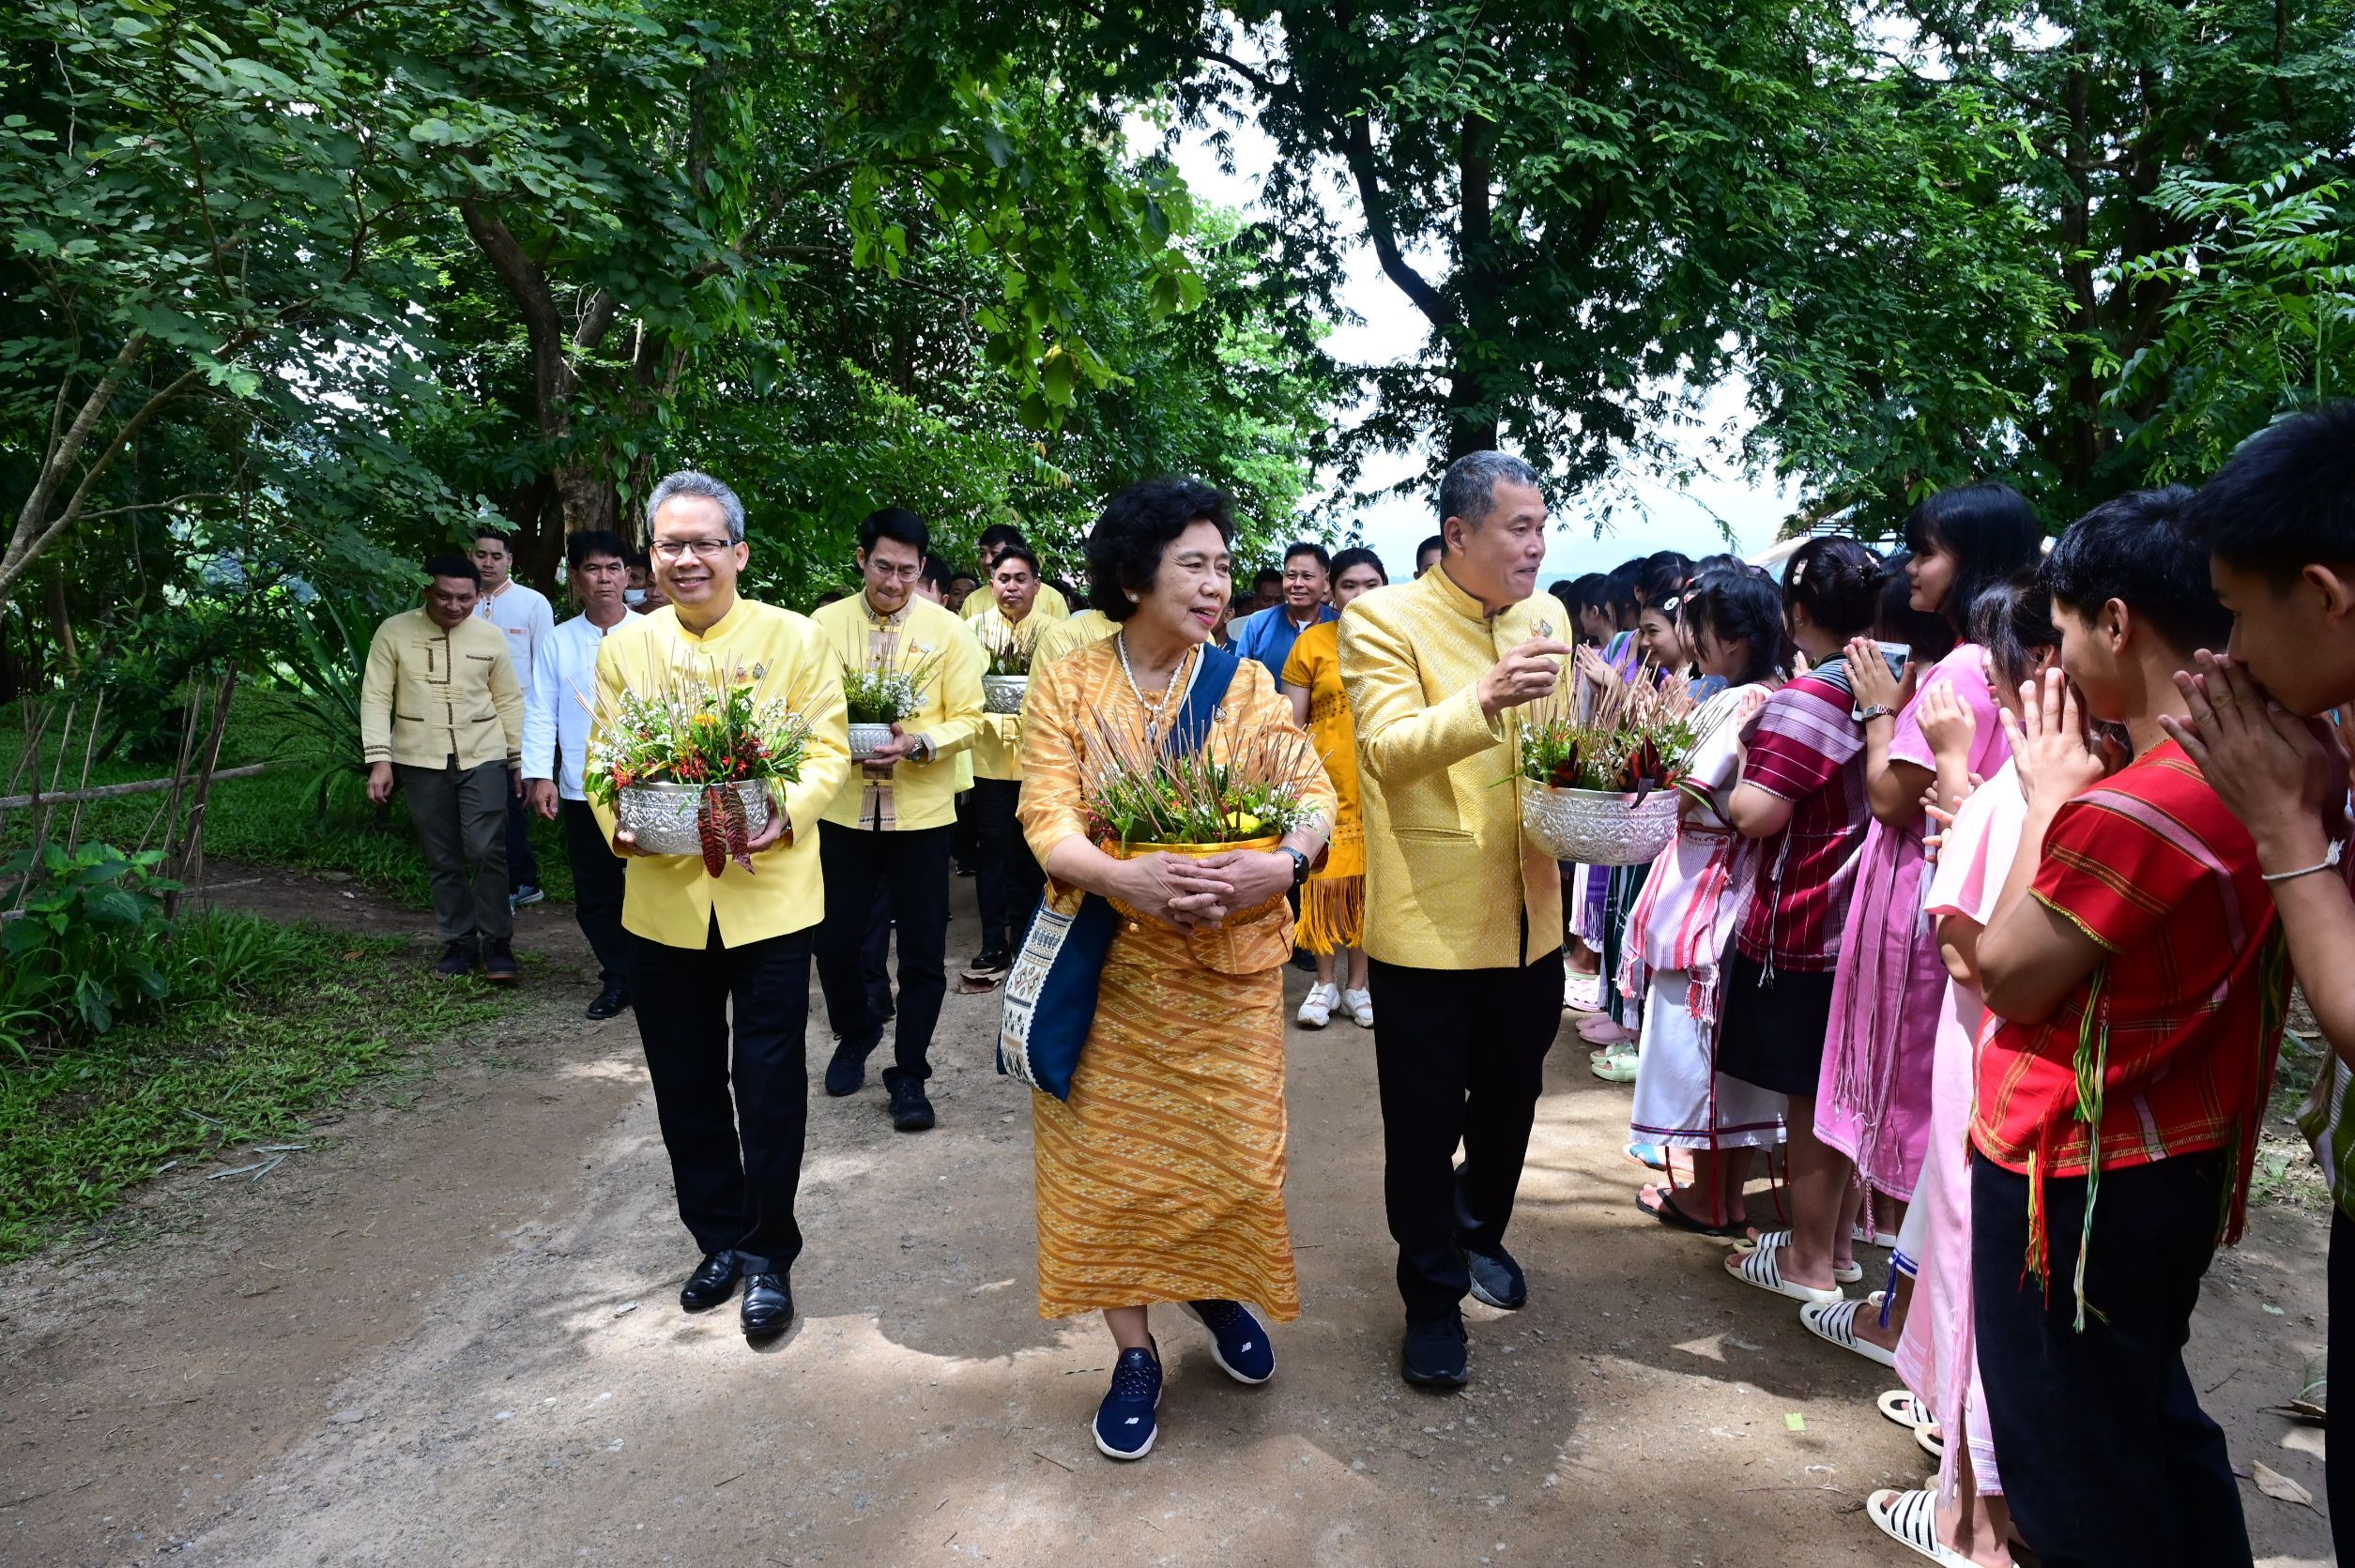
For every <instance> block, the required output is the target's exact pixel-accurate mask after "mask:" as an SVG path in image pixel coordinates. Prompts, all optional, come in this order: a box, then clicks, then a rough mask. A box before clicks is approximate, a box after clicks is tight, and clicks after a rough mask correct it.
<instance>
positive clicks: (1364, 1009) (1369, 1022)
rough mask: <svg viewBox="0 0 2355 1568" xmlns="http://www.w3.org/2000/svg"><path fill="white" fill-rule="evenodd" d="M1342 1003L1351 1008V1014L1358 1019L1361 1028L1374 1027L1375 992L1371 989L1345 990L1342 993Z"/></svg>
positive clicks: (1358, 1025)
mask: <svg viewBox="0 0 2355 1568" xmlns="http://www.w3.org/2000/svg"><path fill="white" fill-rule="evenodd" d="M1341 1005H1342V1006H1343V1007H1345V1008H1348V1009H1349V1015H1350V1016H1351V1017H1353V1018H1354V1019H1356V1020H1357V1027H1358V1028H1361V1029H1370V1028H1373V1027H1374V994H1373V993H1372V992H1371V991H1344V992H1342V993H1341Z"/></svg>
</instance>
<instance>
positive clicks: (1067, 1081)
mask: <svg viewBox="0 0 2355 1568" xmlns="http://www.w3.org/2000/svg"><path fill="white" fill-rule="evenodd" d="M1200 658H1201V664H1200V668H1199V669H1198V670H1197V671H1196V672H1195V676H1194V681H1193V684H1192V685H1191V686H1190V687H1188V688H1187V689H1186V693H1185V704H1184V705H1183V706H1182V707H1181V708H1179V709H1178V716H1177V722H1176V725H1175V728H1174V729H1173V730H1172V731H1171V733H1170V750H1171V751H1172V752H1173V753H1175V754H1179V755H1184V754H1187V753H1190V752H1193V751H1196V750H1199V749H1200V746H1201V745H1202V742H1203V741H1204V740H1205V739H1206V738H1208V736H1209V734H1210V723H1211V719H1212V716H1213V715H1215V714H1216V712H1217V711H1218V705H1219V703H1220V702H1221V701H1223V700H1224V699H1225V697H1226V695H1227V687H1228V685H1229V683H1230V682H1231V681H1232V680H1233V679H1234V673H1235V670H1236V668H1237V667H1238V666H1239V664H1240V661H1239V660H1238V659H1236V657H1235V656H1234V655H1233V654H1231V653H1229V652H1228V651H1227V650H1226V649H1224V648H1221V647H1213V646H1212V645H1210V644H1208V643H1205V644H1203V645H1202V649H1201V654H1200ZM1120 920H1121V918H1120V912H1119V911H1118V910H1116V909H1114V908H1113V907H1112V906H1111V905H1109V904H1108V903H1106V902H1105V901H1104V899H1103V898H1102V897H1101V896H1100V895H1098V894H1095V893H1088V894H1085V895H1084V896H1082V897H1081V898H1080V900H1079V906H1078V908H1077V909H1074V910H1072V911H1071V912H1070V913H1068V914H1064V913H1061V912H1058V911H1057V910H1056V909H1055V908H1054V906H1052V905H1051V904H1049V903H1048V901H1047V900H1045V899H1041V900H1039V906H1038V912H1037V913H1036V914H1035V915H1033V916H1032V918H1031V929H1030V931H1029V933H1028V934H1027V935H1026V936H1023V938H1022V951H1021V952H1020V954H1019V955H1017V957H1016V959H1015V961H1014V967H1013V969H1012V970H1010V971H1009V972H1008V973H1007V975H1006V988H1005V1013H1004V1016H1003V1018H1002V1022H1001V1023H1000V1025H999V1028H998V1071H999V1072H1000V1073H1004V1074H1006V1075H1007V1076H1008V1077H1013V1078H1019V1079H1021V1080H1022V1082H1024V1083H1026V1084H1028V1085H1030V1086H1031V1087H1032V1088H1038V1089H1045V1090H1046V1091H1047V1092H1048V1093H1049V1094H1051V1095H1053V1096H1054V1097H1055V1098H1056V1099H1058V1100H1068V1099H1070V1098H1071V1075H1072V1074H1073V1073H1076V1072H1078V1067H1079V1048H1080V1047H1081V1046H1082V1045H1084V1044H1086V1043H1087V1040H1088V1031H1089V1030H1090V1029H1092V1028H1094V1027H1095V997H1096V990H1097V987H1098V986H1099V985H1101V984H1102V983H1103V980H1104V959H1105V955H1106V954H1107V953H1109V952H1110V951H1111V949H1112V936H1113V933H1115V932H1116V931H1118V930H1119V929H1120Z"/></svg>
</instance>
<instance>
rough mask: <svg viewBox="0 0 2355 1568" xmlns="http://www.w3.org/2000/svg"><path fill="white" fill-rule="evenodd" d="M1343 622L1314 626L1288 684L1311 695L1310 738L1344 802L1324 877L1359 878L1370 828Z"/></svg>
mask: <svg viewBox="0 0 2355 1568" xmlns="http://www.w3.org/2000/svg"><path fill="white" fill-rule="evenodd" d="M1340 632H1341V623H1340V622H1339V621H1338V620H1328V621H1323V622H1321V623H1319V624H1318V625H1315V626H1312V627H1310V628H1308V630H1307V631H1306V632H1302V633H1301V634H1300V637H1299V640H1298V641H1296V642H1294V643H1293V644H1292V657H1291V658H1289V659H1287V660H1285V661H1284V684H1285V685H1287V686H1301V687H1306V688H1307V693H1308V738H1309V739H1311V740H1313V741H1315V742H1316V747H1317V755H1318V756H1319V757H1320V758H1322V759H1323V762H1324V771H1325V776H1326V777H1328V778H1330V779H1331V780H1332V781H1333V793H1334V795H1335V797H1336V798H1337V799H1338V800H1339V801H1340V814H1339V816H1338V819H1337V820H1336V821H1335V822H1334V824H1333V852H1332V854H1331V855H1330V856H1328V857H1327V858H1326V860H1325V863H1324V866H1323V869H1322V870H1320V871H1319V872H1318V873H1317V875H1320V876H1356V875H1362V874H1363V873H1364V872H1365V869H1366V830H1365V825H1364V823H1363V822H1362V821H1361V820H1360V817H1359V806H1358V797H1357V726H1356V724H1355V723H1353V722H1352V721H1351V719H1350V711H1349V693H1347V692H1345V691H1343V690H1342V689H1341V637H1340Z"/></svg>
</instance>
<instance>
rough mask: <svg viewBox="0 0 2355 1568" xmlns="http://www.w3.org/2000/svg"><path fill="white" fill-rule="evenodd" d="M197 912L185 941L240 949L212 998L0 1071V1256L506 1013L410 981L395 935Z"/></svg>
mask: <svg viewBox="0 0 2355 1568" xmlns="http://www.w3.org/2000/svg"><path fill="white" fill-rule="evenodd" d="M208 919H212V920H216V921H221V922H222V924H221V926H220V927H218V928H215V929H210V930H206V929H205V928H201V927H200V928H198V932H199V936H198V939H206V938H207V937H208V938H209V939H211V940H213V941H215V942H216V943H217V944H218V945H220V946H221V947H222V948H224V949H226V948H231V947H234V948H235V949H236V950H237V953H238V955H239V956H238V962H237V970H236V973H235V975H234V976H231V977H228V978H226V979H225V980H224V982H223V983H222V985H221V986H220V987H219V988H218V989H217V990H215V991H214V992H213V994H211V995H208V996H203V997H198V998H195V999H192V1000H189V1001H183V1002H181V1003H179V1004H178V1005H176V1006H174V1007H173V1008H172V1010H171V1011H170V1012H168V1013H167V1014H166V1016H165V1017H164V1018H163V1019H162V1020H161V1021H160V1022H156V1023H143V1024H134V1025H128V1026H125V1027H122V1028H116V1029H115V1030H113V1031H112V1032H110V1033H108V1034H105V1035H103V1036H100V1037H99V1039H97V1040H96V1041H94V1042H91V1043H88V1044H84V1045H76V1046H73V1047H70V1048H68V1049H63V1050H59V1051H57V1052H54V1053H53V1054H51V1055H48V1056H46V1057H44V1058H40V1059H39V1060H38V1061H36V1062H35V1063H33V1064H32V1065H29V1066H15V1067H8V1068H6V1069H0V1261H5V1260H8V1259H10V1258H16V1257H22V1256H26V1255H27V1254H30V1253H32V1252H35V1251H37V1250H38V1249H39V1248H41V1247H43V1246H45V1245H48V1244H50V1243H51V1242H54V1241H58V1240H60V1239H62V1238H64V1237H68V1236H70V1235H72V1234H74V1233H76V1232H78V1231H81V1230H83V1229H85V1228H86V1227H88V1226H89V1225H93V1224H94V1223H96V1222H98V1221H99V1220H100V1219H102V1218H104V1217H105V1216H106V1214H107V1213H108V1212H110V1211H111V1210H114V1209H115V1207H116V1206H117V1205H118V1204H119V1203H120V1202H121V1201H122V1198H123V1195H124V1194H125V1193H126V1192H127V1191H129V1190H130V1189H131V1188H133V1187H136V1186H137V1185H139V1184H140V1183H142V1182H144V1181H146V1180H149V1179H150V1178H152V1177H154V1176H155V1175H156V1174H158V1170H159V1167H161V1166H164V1165H167V1164H170V1163H172V1162H175V1161H177V1162H180V1163H183V1164H187V1165H196V1164H199V1163H212V1162H218V1163H219V1164H220V1165H222V1166H224V1167H225V1166H234V1165H246V1164H250V1163H252V1160H253V1159H254V1158H255V1156H252V1155H250V1154H247V1153H246V1152H245V1150H246V1149H248V1148H250V1147H251V1146H252V1144H253V1143H255V1142H282V1141H295V1142H298V1141H301V1140H300V1138H299V1137H298V1134H300V1133H301V1132H302V1131H303V1129H304V1125H305V1122H306V1119H308V1118H309V1117H311V1116H313V1115H315V1114H317V1113H318V1112H319V1111H321V1110H323V1109H325V1108H327V1107H329V1106H331V1105H334V1104H339V1103H340V1102H342V1101H343V1100H344V1099H345V1098H347V1097H348V1096H349V1095H350V1093H351V1092H352V1090H353V1089H355V1088H358V1087H359V1085H361V1084H363V1083H365V1082H367V1081H368V1080H370V1079H372V1078H376V1077H380V1076H383V1075H385V1074H388V1073H396V1072H403V1071H419V1070H421V1067H422V1065H423V1064H422V1062H421V1049H422V1048H423V1047H425V1046H427V1045H429V1044H430V1043H433V1042H435V1041H437V1040H441V1039H447V1038H451V1037H459V1036H464V1035H468V1034H474V1033H477V1032H479V1031H480V1029H481V1028H482V1024H483V1023H484V1022H485V1021H486V1020H487V1019H490V1018H495V1017H499V1016H503V1015H504V1014H505V1013H507V1012H510V1011H512V1009H513V1008H514V1007H515V1006H516V1005H518V1004H517V1002H516V1000H515V998H514V997H512V996H510V995H507V994H503V993H500V992H497V991H494V990H492V989H491V988H490V987H489V986H487V985H485V984H483V983H482V982H458V983H457V984H455V985H440V984H426V983H423V978H424V977H422V976H421V973H420V969H419V961H418V959H417V956H416V955H415V954H414V953H407V954H399V953H398V950H399V949H400V947H401V945H402V944H400V943H398V942H395V941H391V940H388V939H385V938H379V937H358V936H349V935H346V934H344V933H339V932H331V931H329V930H326V929H325V928H323V927H318V926H311V925H303V926H284V925H277V924H273V923H272V922H269V921H260V920H255V919H253V918H252V917H251V916H234V917H208ZM193 924H194V922H191V925H193ZM296 1157H297V1158H299V1157H300V1156H296Z"/></svg>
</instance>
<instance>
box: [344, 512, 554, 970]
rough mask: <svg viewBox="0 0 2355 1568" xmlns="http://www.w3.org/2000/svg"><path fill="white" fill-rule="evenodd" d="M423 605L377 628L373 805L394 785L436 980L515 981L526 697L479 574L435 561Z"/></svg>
mask: <svg viewBox="0 0 2355 1568" xmlns="http://www.w3.org/2000/svg"><path fill="white" fill-rule="evenodd" d="M425 573H426V576H427V577H428V578H430V579H431V581H429V582H428V583H427V584H426V586H425V602H424V604H423V605H422V606H421V607H420V608H418V609H415V610H408V611H405V612H403V613H402V614H400V615H397V616H394V617H392V618H391V619H390V620H388V621H386V622H385V623H384V624H383V625H382V626H379V627H377V628H376V634H375V636H374V637H373V638H371V639H370V640H369V643H368V667H367V669H366V670H365V672H364V673H363V674H362V676H361V680H360V690H359V749H360V756H361V758H362V760H364V761H365V762H366V763H367V764H368V799H370V800H372V801H374V802H375V804H377V805H379V806H381V805H383V804H384V803H385V802H386V801H388V800H390V799H392V787H393V785H394V784H396V783H397V784H399V785H400V786H401V789H402V792H403V793H404V794H405V796H406V797H407V798H408V802H409V820H410V821H411V822H412V823H413V824H415V826H416V828H417V842H418V844H419V845H420V846H421V847H422V848H423V850H424V851H425V863H426V865H427V867H428V868H429V869H430V870H431V871H432V873H433V884H434V923H435V924H436V926H438V927H439V928H440V931H441V939H442V950H441V962H440V963H438V964H436V966H434V972H435V973H436V974H443V975H463V974H466V973H467V972H469V971H471V970H472V969H473V968H474V967H476V966H477V965H478V964H479V965H481V966H482V972H483V977H484V978H485V979H487V980H495V981H499V982H512V981H513V980H514V978H515V954H514V951H513V950H512V948H511V947H510V946H509V942H510V939H511V938H512V936H513V935H514V929H515V917H514V911H513V907H512V906H511V905H510V904H509V903H508V901H507V891H508V889H507V802H508V800H509V799H511V798H512V797H513V796H514V795H515V793H516V792H517V791H518V790H519V789H520V788H521V787H522V784H521V780H522V773H521V771H520V769H521V768H522V766H523V725H524V718H523V707H524V705H523V694H522V692H521V690H520V688H518V687H517V685H516V683H515V667H514V664H513V662H512V661H511V660H510V659H509V658H508V656H507V638H506V635H505V634H504V633H503V632H500V631H499V629H498V628H497V627H496V626H493V625H492V624H491V623H490V622H489V621H486V620H482V619H481V618H479V617H476V615H475V613H474V607H475V603H476V601H477V599H478V598H479V596H480V594H481V590H482V574H481V573H480V572H478V571H476V570H475V566H474V563H473V562H472V561H470V560H468V559H466V557H465V556H461V555H458V554H456V553H454V552H453V553H451V554H450V555H445V556H435V557H434V558H433V559H432V560H430V561H427V562H426V563H425Z"/></svg>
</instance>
